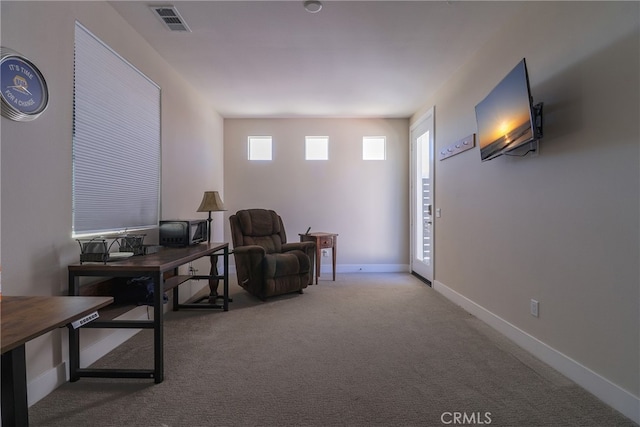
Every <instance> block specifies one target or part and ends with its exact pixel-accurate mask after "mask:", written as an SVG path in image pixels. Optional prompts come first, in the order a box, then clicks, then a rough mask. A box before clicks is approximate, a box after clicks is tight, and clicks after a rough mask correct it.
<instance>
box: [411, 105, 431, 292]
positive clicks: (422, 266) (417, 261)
mask: <svg viewBox="0 0 640 427" xmlns="http://www.w3.org/2000/svg"><path fill="white" fill-rule="evenodd" d="M434 110H435V107H431V108H430V109H429V110H428V111H427V112H426V113H425V114H423V115H422V116H421V117H420V118H418V120H416V121H415V122H414V123H413V124H412V125H411V127H410V128H409V135H410V136H409V138H410V145H411V149H410V151H411V167H410V168H409V170H410V174H411V176H410V179H409V182H410V185H409V192H410V197H409V200H410V202H409V204H410V212H411V213H410V233H411V236H410V239H409V241H410V245H411V248H410V251H409V253H410V256H411V260H410V264H409V265H410V269H411V272H412V273H414V274H417V275H418V276H420V277H422V278H423V279H426V280H427V281H428V282H429V283H432V282H433V278H434V264H435V262H434V260H435V245H434V236H435V221H433V218H434V216H435V215H434V213H435V209H434V205H435V192H434V190H435V185H434V175H435V173H434V167H435V161H434V145H435V138H434V126H435V118H434V113H435V111H434ZM416 130H418V131H420V132H421V134H422V132H429V143H428V150H429V151H428V154H429V184H430V192H429V197H430V199H429V205H430V212H426V213H423V214H422V215H420V218H418V215H419V214H418V203H420V206H422V204H423V201H422V200H418V189H417V188H416V183H417V180H418V177H417V174H418V171H417V164H418V163H417V156H418V150H417V146H416V142H417V138H418V137H419V136H420V135H416V134H415V131H416ZM420 191H421V194H422V190H420ZM421 212H422V211H421ZM417 227H422V234H421V235H424V236H427V237H429V239H428V240H429V241H430V245H429V256H428V259H427V260H424V259H423V258H424V257H423V256H418V254H417V247H418V242H417V241H416V240H417V236H418V231H420V230H418V229H417ZM423 240H424V239H423Z"/></svg>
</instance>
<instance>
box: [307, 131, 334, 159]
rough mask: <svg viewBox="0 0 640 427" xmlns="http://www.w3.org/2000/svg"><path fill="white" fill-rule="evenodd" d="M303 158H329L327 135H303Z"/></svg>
mask: <svg viewBox="0 0 640 427" xmlns="http://www.w3.org/2000/svg"><path fill="white" fill-rule="evenodd" d="M305 159H307V160H329V137H328V136H306V137H305Z"/></svg>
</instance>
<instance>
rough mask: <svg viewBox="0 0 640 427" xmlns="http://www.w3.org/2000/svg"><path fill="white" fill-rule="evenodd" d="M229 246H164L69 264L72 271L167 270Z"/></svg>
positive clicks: (224, 244)
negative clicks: (122, 256) (121, 256)
mask: <svg viewBox="0 0 640 427" xmlns="http://www.w3.org/2000/svg"><path fill="white" fill-rule="evenodd" d="M225 247H227V248H228V247H229V243H227V242H210V243H200V244H197V245H192V246H185V247H179V248H171V247H163V248H161V249H160V250H159V251H158V252H156V253H153V254H149V255H138V256H132V257H130V258H126V259H123V260H118V261H110V262H107V263H106V264H105V263H103V262H85V263H83V264H71V265H69V266H68V269H69V271H72V272H82V273H91V272H100V273H102V272H105V271H108V272H117V271H121V272H127V271H136V272H143V271H147V272H165V271H169V270H171V269H174V268H177V267H179V266H181V265H183V264H186V263H188V262H191V261H195V260H196V259H198V258H201V257H203V256H207V255H210V254H212V253H214V252H217V251H220V250H222V249H224V248H225Z"/></svg>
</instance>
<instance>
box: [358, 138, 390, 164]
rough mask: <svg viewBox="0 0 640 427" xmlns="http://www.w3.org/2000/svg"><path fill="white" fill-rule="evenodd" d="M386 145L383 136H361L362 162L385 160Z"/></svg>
mask: <svg viewBox="0 0 640 427" xmlns="http://www.w3.org/2000/svg"><path fill="white" fill-rule="evenodd" d="M386 145H387V144H386V138H385V137H384V136H363V137H362V160H385V159H386Z"/></svg>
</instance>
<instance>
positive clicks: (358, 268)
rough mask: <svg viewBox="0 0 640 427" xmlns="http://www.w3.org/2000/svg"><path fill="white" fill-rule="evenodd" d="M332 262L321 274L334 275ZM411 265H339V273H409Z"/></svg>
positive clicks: (231, 268) (322, 267)
mask: <svg viewBox="0 0 640 427" xmlns="http://www.w3.org/2000/svg"><path fill="white" fill-rule="evenodd" d="M332 268H333V267H332V266H331V261H323V262H322V264H321V265H320V274H332V272H333V269H332ZM408 272H409V264H337V265H336V274H337V273H408ZM229 274H232V275H235V274H236V266H235V265H233V264H229Z"/></svg>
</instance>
